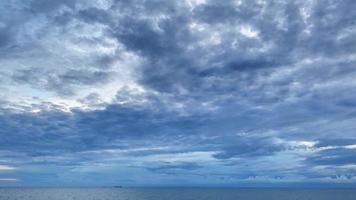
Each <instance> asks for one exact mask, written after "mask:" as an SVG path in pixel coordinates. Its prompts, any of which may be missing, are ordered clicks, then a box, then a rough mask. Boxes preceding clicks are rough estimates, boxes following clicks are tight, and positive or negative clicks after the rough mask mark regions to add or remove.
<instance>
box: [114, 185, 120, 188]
mask: <svg viewBox="0 0 356 200" xmlns="http://www.w3.org/2000/svg"><path fill="white" fill-rule="evenodd" d="M114 188H122V186H121V185H117V186H114Z"/></svg>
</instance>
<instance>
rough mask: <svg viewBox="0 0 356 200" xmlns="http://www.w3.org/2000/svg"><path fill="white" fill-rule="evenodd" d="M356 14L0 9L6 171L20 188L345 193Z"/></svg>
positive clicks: (45, 5)
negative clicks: (150, 186) (171, 186)
mask: <svg viewBox="0 0 356 200" xmlns="http://www.w3.org/2000/svg"><path fill="white" fill-rule="evenodd" d="M354 4H355V2H353V1H347V0H346V1H337V2H335V1H326V2H323V3H320V2H316V1H293V2H285V1H273V2H272V1H241V2H240V1H224V2H217V1H208V0H207V1H162V0H155V1H142V0H135V1H111V0H105V1H84V0H75V1H69V0H61V1H56V2H51V1H47V0H40V1H22V0H20V1H10V0H9V1H8V0H4V1H1V2H0V65H1V66H2V67H1V69H0V79H1V80H0V90H1V91H2V92H1V94H0V127H1V130H0V136H1V139H0V161H1V162H2V163H14V165H15V166H22V165H23V166H26V167H24V168H22V167H20V168H19V170H14V171H10V170H7V171H6V173H11V175H14V177H19V179H21V180H22V181H23V183H24V184H29V185H31V183H29V182H27V181H28V180H29V179H30V177H31V179H32V175H31V174H33V173H34V174H35V179H36V177H37V180H38V183H39V184H40V183H42V184H51V181H49V180H47V179H48V178H49V177H55V178H54V180H53V182H52V184H53V183H54V182H55V181H58V182H60V183H63V184H64V185H66V184H67V185H71V184H78V185H80V184H83V183H85V182H87V183H90V184H94V185H95V183H97V182H96V181H97V180H98V177H106V178H107V179H102V180H103V181H102V184H103V185H105V180H108V182H107V183H110V184H115V181H116V180H128V179H130V180H131V181H132V182H131V184H138V183H139V182H144V183H147V182H149V181H148V180H152V179H153V178H152V177H155V178H154V179H155V180H157V181H158V182H162V183H172V182H174V180H178V182H179V181H180V182H179V183H181V184H183V185H184V184H188V183H189V184H192V183H195V184H196V183H200V184H205V183H207V184H213V185H214V184H215V185H218V184H237V183H239V181H240V183H241V181H246V182H249V181H251V182H254V183H255V182H260V183H263V182H268V181H272V182H274V181H277V182H278V181H280V182H283V183H286V182H288V181H297V182H323V181H326V182H328V181H329V182H331V183H336V182H338V181H341V182H348V183H353V184H354V183H355V178H354V170H355V167H354V165H355V163H354V162H353V160H355V159H354V156H353V154H354V148H353V145H355V140H356V136H355V133H354V130H355V128H356V125H355V123H354V121H355V117H356V115H355V113H356V110H355V103H354V99H355V95H354V94H355V86H356V82H355V78H356V72H355V68H354V63H355V59H356V58H355V52H356V49H355V47H356V44H355V43H356V40H355V38H356V37H355V34H356V32H355V28H356V24H355V20H354V19H355V17H356V16H355V12H353V10H352V8H353V7H355V6H354ZM5 8H6V9H5ZM266 163H268V164H266ZM286 163H288V164H287V165H286ZM2 167H3V168H4V169H5V168H6V166H2ZM10 168H11V167H10ZM0 170H1V167H0ZM41 170H43V171H44V172H39V171H41ZM3 171H4V170H3ZM196 171H199V173H196ZM231 171H233V172H236V171H238V172H236V173H227V172H231ZM86 172H92V173H93V175H88V174H86ZM116 172H120V173H116ZM160 172H162V173H160ZM77 173H78V174H77ZM184 173H188V174H190V175H188V176H182V174H184ZM113 174H120V175H121V174H122V177H114V176H113ZM177 174H178V175H177ZM17 175H18V176H17ZM76 177H78V179H77V180H74V179H75V178H76ZM229 177H230V178H229ZM231 177H232V178H231ZM332 177H334V178H332ZM345 177H346V178H345ZM71 181H72V182H71Z"/></svg>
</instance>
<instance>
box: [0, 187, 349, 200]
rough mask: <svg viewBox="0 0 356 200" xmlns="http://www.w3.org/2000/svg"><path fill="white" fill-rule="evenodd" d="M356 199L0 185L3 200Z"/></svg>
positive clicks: (329, 192) (330, 194) (301, 192)
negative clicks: (9, 186) (4, 186)
mask: <svg viewBox="0 0 356 200" xmlns="http://www.w3.org/2000/svg"><path fill="white" fill-rule="evenodd" d="M299 199H300V200H356V189H213V188H204V189H199V188H0V200H299Z"/></svg>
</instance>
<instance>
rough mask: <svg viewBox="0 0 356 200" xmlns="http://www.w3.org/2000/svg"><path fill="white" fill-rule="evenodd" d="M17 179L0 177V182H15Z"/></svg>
mask: <svg viewBox="0 0 356 200" xmlns="http://www.w3.org/2000/svg"><path fill="white" fill-rule="evenodd" d="M17 181H19V180H17V179H15V178H0V182H17Z"/></svg>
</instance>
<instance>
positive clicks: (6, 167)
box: [0, 165, 16, 171]
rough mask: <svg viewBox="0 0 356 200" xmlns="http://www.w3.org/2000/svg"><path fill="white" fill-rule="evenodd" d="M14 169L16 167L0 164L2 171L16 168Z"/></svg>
mask: <svg viewBox="0 0 356 200" xmlns="http://www.w3.org/2000/svg"><path fill="white" fill-rule="evenodd" d="M14 169H16V168H15V167H11V166H7V165H0V171H8V170H14Z"/></svg>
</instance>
